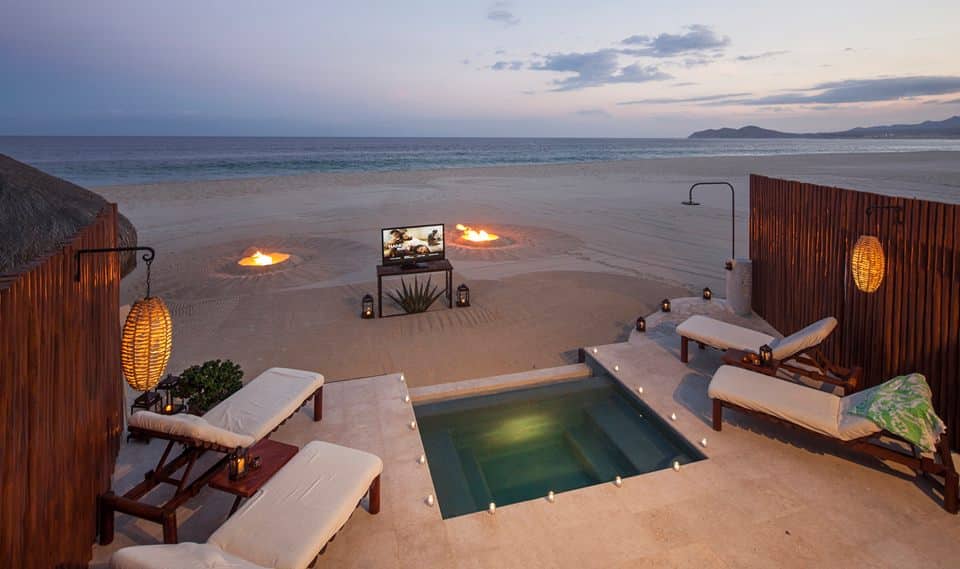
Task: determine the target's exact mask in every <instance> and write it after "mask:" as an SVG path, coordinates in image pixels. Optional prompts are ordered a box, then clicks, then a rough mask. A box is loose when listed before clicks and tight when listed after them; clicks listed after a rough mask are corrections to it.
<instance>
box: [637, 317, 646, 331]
mask: <svg viewBox="0 0 960 569" xmlns="http://www.w3.org/2000/svg"><path fill="white" fill-rule="evenodd" d="M646 331H647V320H646V318H644V317H643V316H641V317H639V318H637V332H646Z"/></svg>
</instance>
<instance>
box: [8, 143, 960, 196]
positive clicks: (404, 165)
mask: <svg viewBox="0 0 960 569" xmlns="http://www.w3.org/2000/svg"><path fill="white" fill-rule="evenodd" d="M924 150H953V151H960V140H867V139H864V140H860V139H855V140H820V139H779V140H778V139H771V140H736V139H724V140H717V139H713V140H704V139H696V140H689V139H677V138H634V139H625V138H266V137H120V136H117V137H82V136H81V137H68V136H64V137H47V136H37V137H16V136H0V153H2V154H7V155H8V156H12V157H13V158H16V159H17V160H20V161H22V162H26V163H28V164H31V165H33V166H35V167H37V168H40V169H41V170H44V171H46V172H50V173H52V174H54V175H56V176H59V177H61V178H65V179H67V180H70V181H72V182H74V183H77V184H80V185H82V186H88V187H97V186H110V185H120V184H143V183H153V182H171V181H189V180H214V179H228V178H250V177H260V176H278V175H286V174H305V173H311V172H363V171H388V170H425V169H440V168H462V167H472V166H496V165H510V164H560V163H575V162H593V161H604V160H634V159H638V158H668V157H680V156H767V155H777V154H822V153H847V152H913V151H924Z"/></svg>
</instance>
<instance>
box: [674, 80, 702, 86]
mask: <svg viewBox="0 0 960 569" xmlns="http://www.w3.org/2000/svg"><path fill="white" fill-rule="evenodd" d="M691 85H699V83H697V82H696V81H683V82H680V83H674V84H673V86H674V87H689V86H691Z"/></svg>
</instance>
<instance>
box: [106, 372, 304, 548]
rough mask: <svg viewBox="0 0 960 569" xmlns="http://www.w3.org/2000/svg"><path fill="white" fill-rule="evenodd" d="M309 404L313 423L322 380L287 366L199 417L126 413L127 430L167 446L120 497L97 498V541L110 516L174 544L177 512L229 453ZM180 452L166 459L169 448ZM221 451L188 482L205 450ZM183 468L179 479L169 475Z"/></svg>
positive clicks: (108, 535)
mask: <svg viewBox="0 0 960 569" xmlns="http://www.w3.org/2000/svg"><path fill="white" fill-rule="evenodd" d="M311 399H312V400H313V419H314V421H319V420H320V419H321V418H322V416H323V376H322V375H320V374H319V373H314V372H310V371H302V370H296V369H287V368H271V369H268V370H267V371H265V372H263V373H262V374H260V375H259V376H257V377H256V378H255V379H253V380H252V381H250V382H249V383H247V384H246V385H245V386H243V387H242V388H241V389H240V390H239V391H237V392H236V393H234V394H233V395H231V396H230V397H228V398H227V399H225V400H223V401H221V402H220V403H219V404H218V405H216V406H215V407H214V408H213V409H210V410H209V411H208V412H207V413H206V414H204V415H203V416H202V417H197V416H194V415H188V414H186V413H181V414H178V415H162V414H159V413H153V412H150V411H138V412H137V413H134V414H133V415H131V417H130V420H129V425H128V430H129V431H130V433H131V434H133V435H137V436H140V437H145V438H158V439H164V440H167V441H168V443H167V447H166V449H164V451H163V454H162V455H161V457H160V461H159V462H158V463H157V465H156V467H154V468H153V469H152V470H150V471H148V472H147V473H146V475H145V476H144V480H143V481H142V482H140V483H139V484H137V485H136V486H134V487H133V488H132V489H131V490H129V491H128V492H127V493H126V494H124V495H123V496H118V495H116V494H114V493H113V492H107V493H106V494H104V495H103V496H101V497H100V543H101V544H104V545H105V544H108V543H110V542H111V541H113V516H114V512H115V511H117V512H123V513H125V514H129V515H132V516H136V517H139V518H143V519H146V520H150V521H153V522H156V523H159V524H162V525H163V536H164V538H163V539H164V543H176V542H177V508H178V507H179V506H180V505H181V504H183V503H184V502H186V501H187V500H189V499H190V498H191V497H193V496H196V495H197V493H198V492H199V491H200V489H201V488H203V486H204V485H206V484H207V483H208V482H209V481H210V479H211V478H213V477H214V476H215V475H216V474H217V473H218V472H219V471H221V470H222V469H223V468H224V465H225V464H226V461H227V458H228V456H229V455H228V453H230V452H233V451H234V450H235V449H236V448H237V447H249V446H252V445H253V444H254V443H255V442H257V441H259V440H261V439H263V438H266V437H268V436H270V433H272V432H273V431H275V430H277V429H278V428H279V427H280V425H282V424H283V423H284V422H285V421H286V420H287V419H289V418H290V417H292V416H293V415H294V414H295V413H296V412H297V410H298V409H300V408H301V407H303V406H304V405H306V404H307V403H308V402H309V401H310V400H311ZM176 444H181V445H183V446H184V450H183V452H182V453H181V454H180V455H179V456H177V457H176V458H174V459H172V460H169V461H168V459H169V458H170V452H171V451H172V450H173V446H174V445H176ZM208 450H209V451H214V452H220V453H224V456H223V457H221V458H220V459H219V460H218V461H217V462H216V463H214V464H213V465H212V466H210V468H208V469H207V470H206V471H204V472H203V473H202V474H200V475H199V476H197V477H196V478H195V479H194V480H193V481H192V482H191V481H189V477H190V473H191V470H192V469H193V467H194V465H195V464H196V462H197V459H199V458H200V457H201V456H202V455H203V454H204V453H206V451H208ZM181 468H182V469H183V474H182V475H181V476H180V478H174V477H173V474H174V473H176V472H177V471H179V470H180V469H181ZM162 483H166V484H171V485H173V486H175V487H176V491H175V492H174V494H173V496H172V497H171V498H170V499H168V500H167V501H166V502H164V503H163V504H160V505H159V506H154V505H150V504H145V503H142V502H140V499H141V498H143V497H144V496H146V495H147V494H148V493H149V492H150V491H151V490H153V489H154V488H155V487H157V486H158V485H159V484H162Z"/></svg>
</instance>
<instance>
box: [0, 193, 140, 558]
mask: <svg viewBox="0 0 960 569" xmlns="http://www.w3.org/2000/svg"><path fill="white" fill-rule="evenodd" d="M116 244H117V211H116V206H115V205H112V204H111V205H109V206H107V207H105V208H104V209H103V211H101V212H100V214H99V216H98V217H97V218H96V220H95V221H94V222H93V223H91V224H90V225H89V226H87V227H85V228H84V229H83V230H82V231H81V232H80V233H79V234H78V235H77V236H76V237H74V239H73V241H72V242H71V243H67V244H64V246H63V249H62V250H61V251H59V252H57V253H55V254H53V255H51V256H49V257H46V258H44V259H40V260H38V261H36V262H35V263H34V264H32V265H31V266H30V267H27V268H26V269H24V270H23V271H22V272H20V273H18V274H15V275H0V557H2V558H3V566H4V567H18V568H27V569H32V568H37V569H39V568H43V569H49V568H51V567H56V568H70V567H86V566H87V562H88V561H89V559H90V555H91V548H92V544H93V541H94V538H95V533H96V504H97V501H96V498H97V496H98V495H99V494H101V493H103V492H104V491H106V490H107V489H108V488H109V487H110V478H111V476H112V474H113V468H114V465H115V462H116V457H117V452H118V450H119V448H120V436H121V430H122V428H123V391H122V380H121V372H120V330H119V321H118V319H119V307H118V304H119V293H120V266H119V258H118V256H117V255H109V254H107V255H90V256H85V257H84V259H83V278H82V279H81V281H80V282H79V283H77V282H75V281H74V273H75V270H76V264H75V263H76V261H75V257H74V252H75V251H76V250H77V249H83V248H94V247H116Z"/></svg>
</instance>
